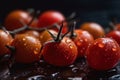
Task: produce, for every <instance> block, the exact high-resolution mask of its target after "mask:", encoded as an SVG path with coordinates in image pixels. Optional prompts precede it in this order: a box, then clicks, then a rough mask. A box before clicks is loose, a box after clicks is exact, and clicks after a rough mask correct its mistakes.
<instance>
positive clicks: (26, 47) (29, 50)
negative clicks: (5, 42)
mask: <svg viewBox="0 0 120 80" xmlns="http://www.w3.org/2000/svg"><path fill="white" fill-rule="evenodd" d="M12 46H14V47H15V49H16V50H15V61H16V62H18V63H32V62H34V61H39V59H40V49H41V43H40V41H39V40H38V39H37V38H35V37H33V36H28V35H24V34H18V35H16V36H15V39H14V40H13V42H12Z"/></svg>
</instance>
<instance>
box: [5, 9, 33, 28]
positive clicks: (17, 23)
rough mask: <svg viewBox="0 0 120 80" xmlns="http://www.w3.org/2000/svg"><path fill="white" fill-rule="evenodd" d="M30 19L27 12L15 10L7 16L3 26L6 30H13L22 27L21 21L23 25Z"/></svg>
mask: <svg viewBox="0 0 120 80" xmlns="http://www.w3.org/2000/svg"><path fill="white" fill-rule="evenodd" d="M31 19H32V17H31V16H30V15H29V13H28V12H26V11H23V10H15V11H12V12H11V13H9V14H8V15H7V17H6V18H5V22H4V25H5V27H6V29H7V30H14V29H17V28H20V27H23V24H22V23H21V21H22V22H24V23H25V24H28V23H29V22H30V20H31Z"/></svg>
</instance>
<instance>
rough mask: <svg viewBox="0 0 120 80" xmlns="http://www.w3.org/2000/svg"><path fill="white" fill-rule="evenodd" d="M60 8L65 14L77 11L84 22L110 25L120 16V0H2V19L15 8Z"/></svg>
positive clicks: (78, 16)
mask: <svg viewBox="0 0 120 80" xmlns="http://www.w3.org/2000/svg"><path fill="white" fill-rule="evenodd" d="M29 8H33V9H35V10H41V12H42V11H45V10H49V9H54V10H59V11H61V12H62V13H63V14H64V15H65V16H68V15H69V14H71V13H72V12H76V13H77V18H79V19H80V20H81V23H82V22H85V21H94V22H98V23H99V24H101V25H103V27H105V26H107V25H108V22H109V21H110V18H111V17H117V19H118V22H119V18H120V0H0V21H1V23H2V22H3V21H4V18H5V16H6V15H7V14H8V13H9V12H10V11H12V10H15V9H25V10H26V9H29Z"/></svg>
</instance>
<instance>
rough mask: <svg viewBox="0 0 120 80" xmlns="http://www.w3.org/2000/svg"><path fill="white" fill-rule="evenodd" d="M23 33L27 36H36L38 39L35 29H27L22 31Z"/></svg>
mask: <svg viewBox="0 0 120 80" xmlns="http://www.w3.org/2000/svg"><path fill="white" fill-rule="evenodd" d="M24 34H27V35H29V36H33V37H35V38H38V39H39V36H40V35H39V32H37V31H35V30H27V31H25V32H24Z"/></svg>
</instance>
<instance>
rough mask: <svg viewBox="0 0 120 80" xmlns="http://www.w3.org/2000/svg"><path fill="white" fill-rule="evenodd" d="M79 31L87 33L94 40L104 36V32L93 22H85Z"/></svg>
mask: <svg viewBox="0 0 120 80" xmlns="http://www.w3.org/2000/svg"><path fill="white" fill-rule="evenodd" d="M80 29H83V30H86V31H88V32H89V33H90V34H92V35H93V37H94V39H97V38H100V37H103V36H105V31H104V29H103V28H102V26H101V25H99V24H97V23H95V22H86V23H83V24H82V25H81V26H80Z"/></svg>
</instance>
